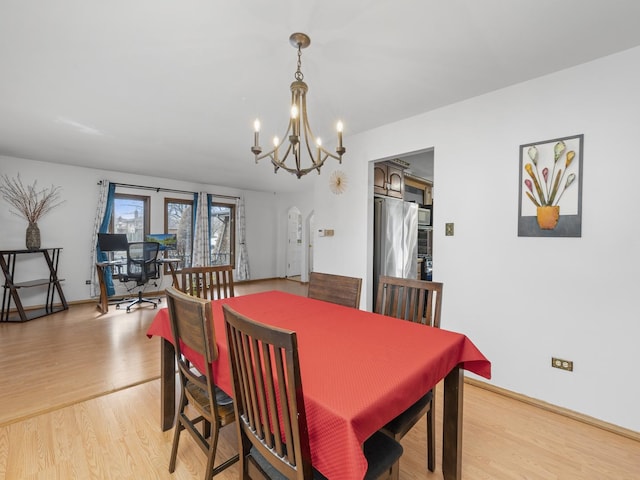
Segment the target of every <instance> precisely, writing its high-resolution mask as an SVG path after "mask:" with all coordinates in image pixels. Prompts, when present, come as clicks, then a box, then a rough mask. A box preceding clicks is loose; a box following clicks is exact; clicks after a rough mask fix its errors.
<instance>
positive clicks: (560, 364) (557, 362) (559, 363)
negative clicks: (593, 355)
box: [551, 357, 573, 372]
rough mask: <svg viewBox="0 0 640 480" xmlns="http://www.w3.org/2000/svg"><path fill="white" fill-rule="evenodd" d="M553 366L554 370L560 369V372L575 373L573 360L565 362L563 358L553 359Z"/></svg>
mask: <svg viewBox="0 0 640 480" xmlns="http://www.w3.org/2000/svg"><path fill="white" fill-rule="evenodd" d="M551 366H552V367H553V368H559V369H560V370H566V371H568V372H573V360H563V359H562V358H556V357H551Z"/></svg>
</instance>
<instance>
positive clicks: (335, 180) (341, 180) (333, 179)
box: [329, 170, 347, 195]
mask: <svg viewBox="0 0 640 480" xmlns="http://www.w3.org/2000/svg"><path fill="white" fill-rule="evenodd" d="M329 188H330V189H331V191H332V192H333V193H335V194H336V195H340V194H341V193H344V191H345V190H346V189H347V175H346V174H345V173H344V172H343V171H342V170H336V171H335V172H333V173H332V174H331V176H330V177H329Z"/></svg>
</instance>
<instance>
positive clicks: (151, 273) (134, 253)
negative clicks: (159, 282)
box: [125, 242, 160, 285]
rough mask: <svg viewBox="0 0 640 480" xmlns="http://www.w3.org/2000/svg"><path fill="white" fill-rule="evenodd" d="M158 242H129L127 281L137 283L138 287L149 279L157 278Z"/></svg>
mask: <svg viewBox="0 0 640 480" xmlns="http://www.w3.org/2000/svg"><path fill="white" fill-rule="evenodd" d="M159 249H160V244H159V243H158V242H131V243H129V245H128V247H127V273H126V275H125V277H127V279H134V280H137V281H138V285H143V284H145V283H147V281H148V280H149V279H150V278H159V277H160V269H159V267H158V263H157V259H158V251H159Z"/></svg>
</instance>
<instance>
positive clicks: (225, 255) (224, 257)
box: [209, 203, 236, 265]
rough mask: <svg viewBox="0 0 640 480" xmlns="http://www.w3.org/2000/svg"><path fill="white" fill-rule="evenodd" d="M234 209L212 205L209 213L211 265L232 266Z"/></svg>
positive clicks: (234, 236) (234, 233) (218, 204)
mask: <svg viewBox="0 0 640 480" xmlns="http://www.w3.org/2000/svg"><path fill="white" fill-rule="evenodd" d="M235 218H236V207H235V205H229V204H226V203H212V204H211V210H210V211H209V219H210V224H211V264H212V265H234V264H235V245H236V231H235V230H236V228H235V225H236V222H235Z"/></svg>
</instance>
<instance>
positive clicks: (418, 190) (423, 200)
mask: <svg viewBox="0 0 640 480" xmlns="http://www.w3.org/2000/svg"><path fill="white" fill-rule="evenodd" d="M404 186H405V190H406V191H407V192H409V191H411V192H413V193H414V194H416V195H419V196H420V201H419V202H418V203H420V204H422V205H433V184H432V183H431V182H429V181H427V180H424V179H423V178H418V177H413V176H410V175H406V174H405V175H404ZM405 200H408V199H405Z"/></svg>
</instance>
